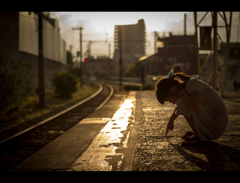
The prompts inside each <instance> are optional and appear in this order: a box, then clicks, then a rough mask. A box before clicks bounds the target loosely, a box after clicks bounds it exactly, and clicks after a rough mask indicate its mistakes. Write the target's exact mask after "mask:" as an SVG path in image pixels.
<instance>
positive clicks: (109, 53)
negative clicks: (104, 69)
mask: <svg viewBox="0 0 240 183" xmlns="http://www.w3.org/2000/svg"><path fill="white" fill-rule="evenodd" d="M110 49H111V44H108V58H109V80H110V81H111V59H110V55H111V51H110Z"/></svg>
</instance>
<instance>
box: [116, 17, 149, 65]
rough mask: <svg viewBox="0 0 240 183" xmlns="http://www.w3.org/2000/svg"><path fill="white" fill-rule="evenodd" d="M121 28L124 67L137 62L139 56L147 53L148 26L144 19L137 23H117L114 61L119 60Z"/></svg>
mask: <svg viewBox="0 0 240 183" xmlns="http://www.w3.org/2000/svg"><path fill="white" fill-rule="evenodd" d="M120 28H121V40H122V41H121V43H122V68H123V69H125V68H126V67H127V66H128V65H129V64H131V63H135V62H136V61H137V60H138V58H140V57H142V56H144V55H145V40H146V26H145V22H144V19H140V20H138V23H137V24H129V25H115V29H114V36H115V38H114V42H115V46H114V48H115V52H114V61H115V62H118V61H119V46H120Z"/></svg>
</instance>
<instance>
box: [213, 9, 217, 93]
mask: <svg viewBox="0 0 240 183" xmlns="http://www.w3.org/2000/svg"><path fill="white" fill-rule="evenodd" d="M213 31H214V32H213V42H214V43H213V46H214V47H213V51H214V55H213V89H215V90H216V89H217V72H218V63H217V12H214V13H213Z"/></svg>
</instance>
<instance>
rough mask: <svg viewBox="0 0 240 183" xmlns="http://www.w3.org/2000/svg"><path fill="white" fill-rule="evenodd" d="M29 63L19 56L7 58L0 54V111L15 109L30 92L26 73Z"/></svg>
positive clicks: (11, 111)
mask: <svg viewBox="0 0 240 183" xmlns="http://www.w3.org/2000/svg"><path fill="white" fill-rule="evenodd" d="M29 71H30V65H29V64H28V63H27V62H25V61H23V60H22V59H20V58H12V59H9V58H8V56H7V55H5V54H1V55H0V86H1V90H0V113H1V114H3V115H4V114H10V113H13V112H14V111H17V110H18V109H19V107H20V106H21V103H22V102H23V101H24V100H25V99H26V98H27V96H28V95H29V94H30V92H31V87H30V82H29V80H28V78H27V75H28V73H29Z"/></svg>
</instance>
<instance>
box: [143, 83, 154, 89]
mask: <svg viewBox="0 0 240 183" xmlns="http://www.w3.org/2000/svg"><path fill="white" fill-rule="evenodd" d="M154 89H155V86H154V84H147V85H144V86H142V90H154Z"/></svg>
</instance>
